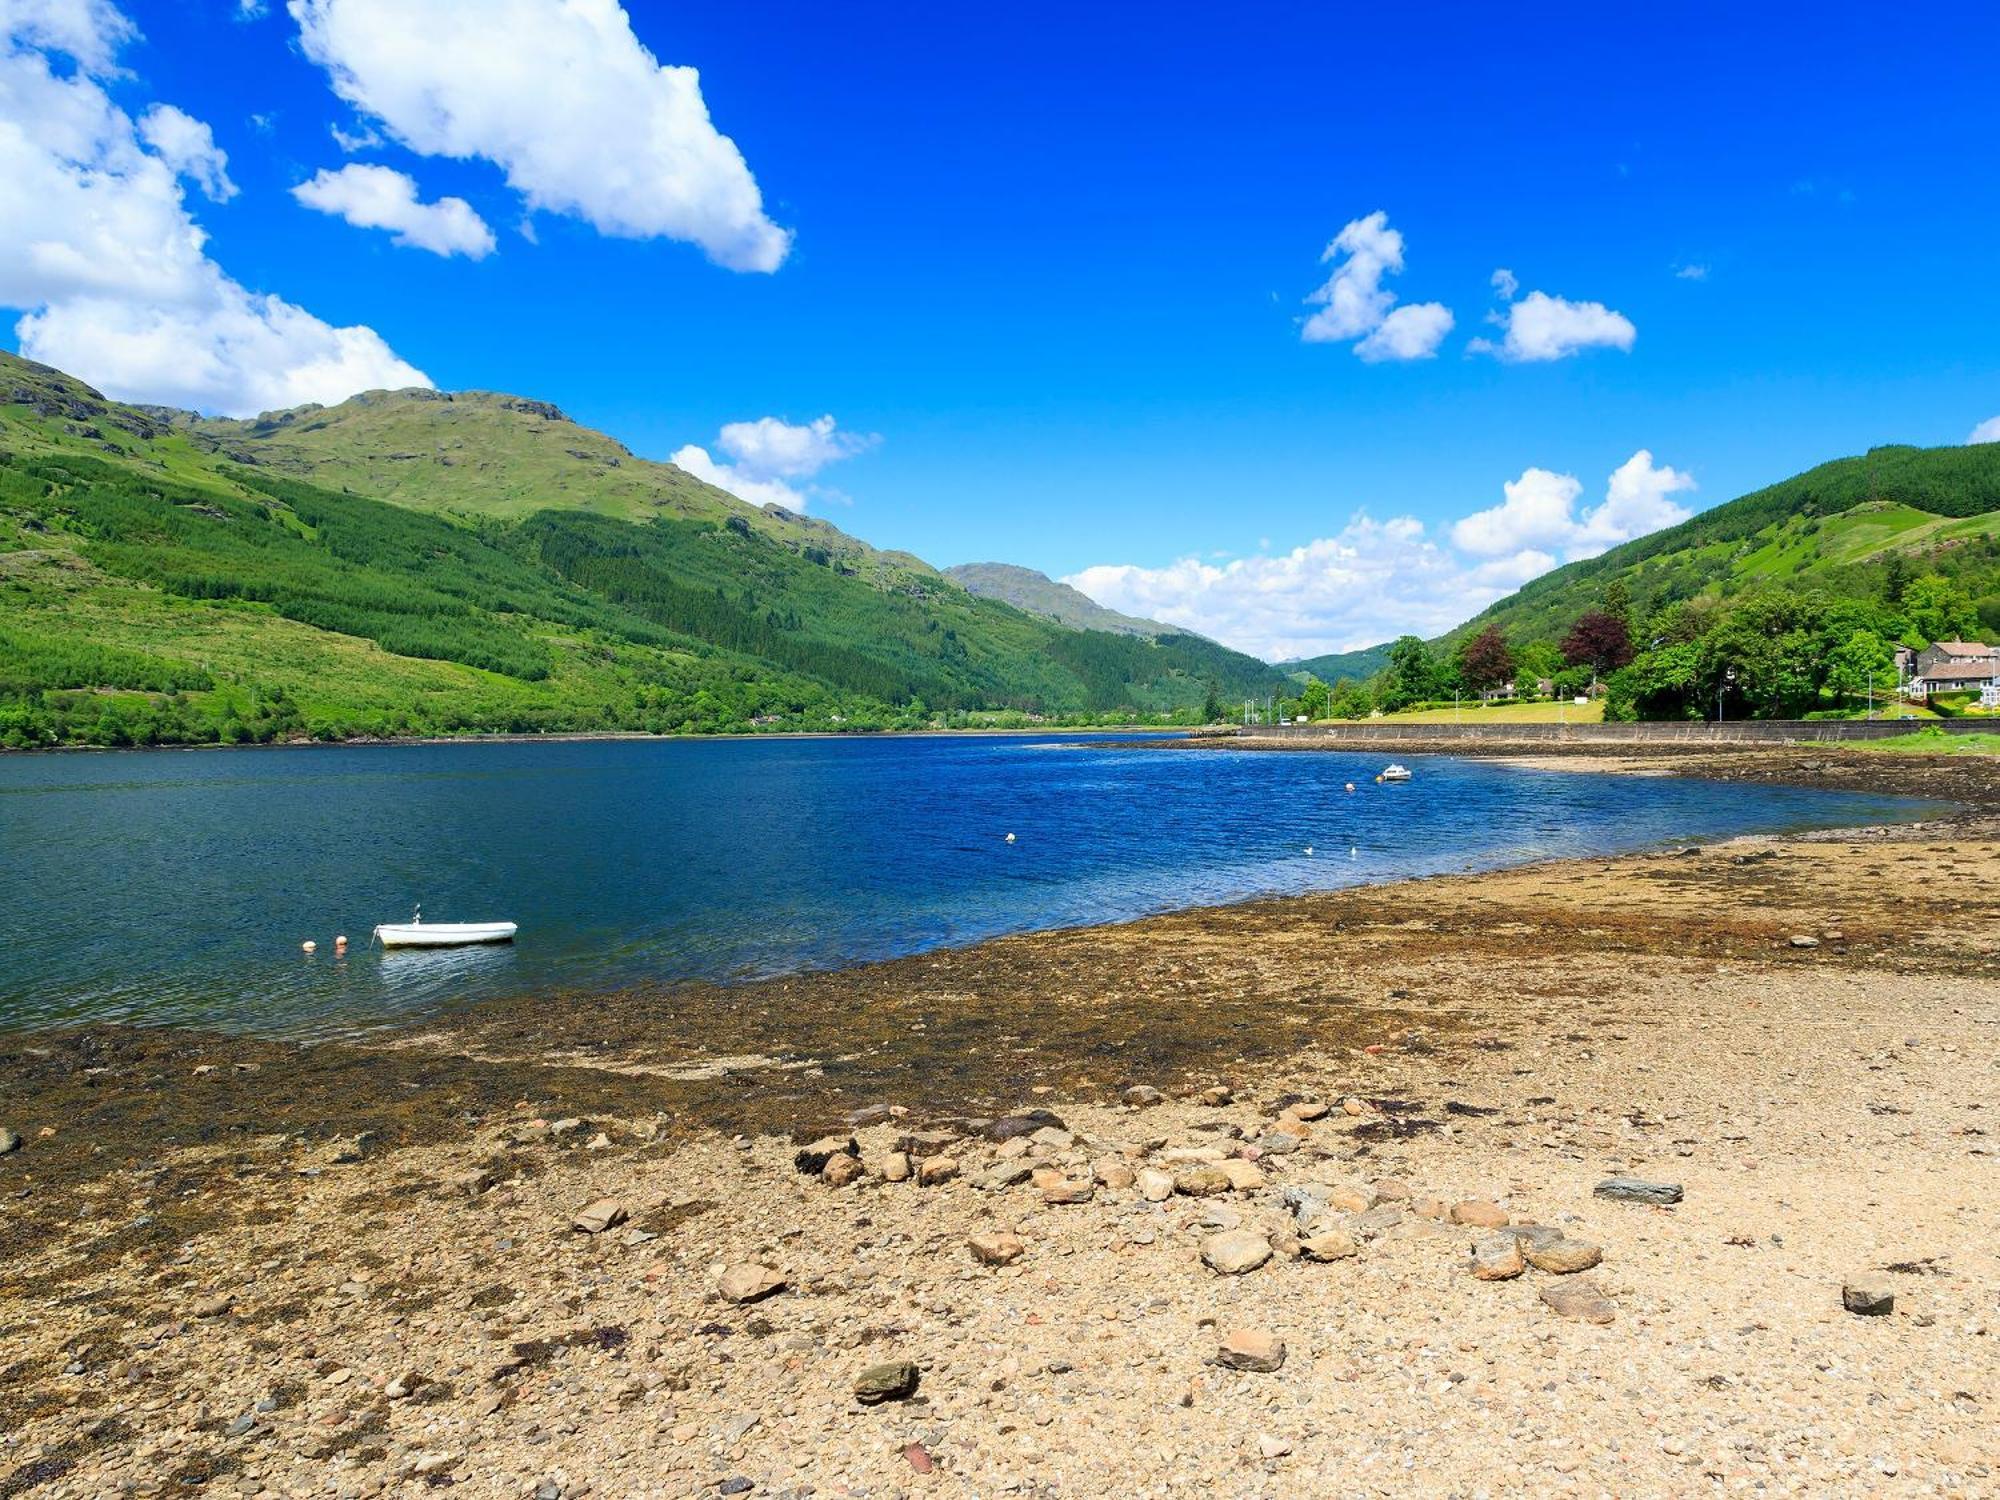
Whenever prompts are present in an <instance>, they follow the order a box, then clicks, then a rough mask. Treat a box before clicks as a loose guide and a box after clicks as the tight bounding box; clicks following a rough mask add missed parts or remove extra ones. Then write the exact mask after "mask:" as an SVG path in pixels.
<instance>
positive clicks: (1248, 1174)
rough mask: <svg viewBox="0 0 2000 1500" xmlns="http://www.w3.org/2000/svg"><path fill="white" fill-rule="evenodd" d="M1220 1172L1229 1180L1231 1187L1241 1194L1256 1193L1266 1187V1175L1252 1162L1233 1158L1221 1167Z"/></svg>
mask: <svg viewBox="0 0 2000 1500" xmlns="http://www.w3.org/2000/svg"><path fill="white" fill-rule="evenodd" d="M1219 1170H1220V1171H1221V1172H1222V1174H1223V1175H1224V1176H1225V1177H1227V1178H1228V1179H1229V1185H1230V1186H1231V1187H1232V1188H1234V1189H1235V1190H1236V1191H1237V1192H1239V1193H1251V1192H1255V1191H1256V1190H1257V1189H1258V1188H1260V1187H1262V1186H1263V1185H1264V1174H1263V1173H1262V1172H1260V1171H1258V1170H1257V1168H1256V1166H1255V1165H1253V1164H1252V1163H1250V1162H1247V1161H1244V1160H1242V1159H1241V1158H1240V1157H1231V1158H1230V1159H1229V1160H1228V1161H1226V1162H1222V1163H1220V1165H1219Z"/></svg>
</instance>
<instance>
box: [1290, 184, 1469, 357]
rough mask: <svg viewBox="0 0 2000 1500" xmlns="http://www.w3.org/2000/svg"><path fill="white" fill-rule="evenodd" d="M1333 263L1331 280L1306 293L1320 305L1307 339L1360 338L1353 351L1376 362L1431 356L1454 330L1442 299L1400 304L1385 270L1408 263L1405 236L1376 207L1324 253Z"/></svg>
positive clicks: (1302, 332)
mask: <svg viewBox="0 0 2000 1500" xmlns="http://www.w3.org/2000/svg"><path fill="white" fill-rule="evenodd" d="M1329 261H1330V262H1332V263H1333V272H1332V274H1331V275H1329V276H1328V277H1327V279H1326V282H1325V283H1324V284H1323V285H1322V286H1320V287H1319V288H1318V289H1317V290H1316V291H1314V292H1313V293H1312V294H1311V295H1310V296H1308V297H1307V298H1306V302H1307V303H1308V304H1309V305H1311V306H1315V307H1318V308H1319V311H1318V312H1316V313H1314V314H1313V315H1312V316H1311V317H1309V318H1307V319H1306V320H1305V323H1304V324H1303V325H1302V326H1301V327H1300V329H1299V337H1300V338H1301V339H1303V340H1304V341H1305V342H1306V343H1308V344H1333V343H1345V342H1347V341H1349V340H1359V342H1358V343H1357V344H1356V345H1355V348H1354V352H1355V354H1357V355H1358V356H1359V357H1360V358H1362V359H1364V360H1367V361H1368V362H1369V363H1371V364H1374V363H1378V362H1380V361H1384V360H1406V359H1428V358H1430V357H1431V356H1432V355H1433V354H1435V353H1437V347H1438V345H1439V344H1440V343H1441V342H1443V340H1444V336H1445V335H1446V334H1447V333H1449V332H1451V326H1452V316H1451V311H1450V309H1448V308H1446V307H1445V306H1444V305H1443V304H1442V303H1438V302H1420V303H1414V304H1412V305H1409V306H1406V307H1397V306H1396V294H1395V293H1394V292H1392V291H1390V290H1389V289H1388V288H1387V287H1385V286H1383V285H1382V278H1383V277H1384V276H1388V275H1393V274H1395V273H1397V272H1399V271H1401V270H1402V269H1403V236H1402V232H1401V231H1400V230H1395V229H1391V228H1390V227H1389V216H1388V214H1386V213H1384V212H1383V211H1382V210H1380V209H1377V210H1376V211H1375V212H1374V213H1372V214H1369V215H1368V216H1367V217H1366V218H1362V219H1355V220H1353V221H1352V222H1351V223H1349V224H1347V225H1346V226H1345V227H1344V228H1343V229H1342V230H1341V231H1340V233H1339V234H1337V235H1335V236H1334V237H1333V241H1332V243H1331V244H1329V245H1328V246H1327V247H1326V250H1325V252H1324V253H1323V254H1322V255H1321V256H1320V262H1321V263H1322V264H1325V263H1327V262H1329Z"/></svg>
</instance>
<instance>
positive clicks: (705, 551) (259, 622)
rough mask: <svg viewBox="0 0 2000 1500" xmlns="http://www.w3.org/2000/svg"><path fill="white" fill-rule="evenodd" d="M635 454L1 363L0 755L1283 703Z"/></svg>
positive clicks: (402, 414)
mask: <svg viewBox="0 0 2000 1500" xmlns="http://www.w3.org/2000/svg"><path fill="white" fill-rule="evenodd" d="M571 448H574V449H576V450H577V451H578V452H582V453H585V454H588V455H591V457H590V458H588V459H576V458H565V457H563V455H567V454H568V451H569V449H571ZM623 451H624V450H622V449H620V448H619V447H618V445H616V444H615V443H613V442H612V441H611V440H610V439H608V438H604V437H602V436H601V435H600V434H594V433H589V432H588V431H587V430H586V429H583V428H579V427H576V426H575V425H574V424H572V423H568V422H567V420H566V419H564V418H562V417H561V415H560V414H559V413H556V412H554V409H553V408H549V407H546V406H543V405H541V404H539V403H534V402H525V401H519V400H516V399H515V398H511V397H495V396H485V395H478V396H472V397H460V398H449V399H446V398H436V397H433V396H432V395H430V394H429V393H425V394H422V395H417V394H413V393H408V392H403V393H388V394H383V393H375V394H371V395H369V396H366V397H361V398H357V399H356V400H354V401H349V402H345V403H342V405H341V406H338V407H333V408H327V409H324V410H320V409H306V410H304V411H302V412H295V413H280V414H277V415H275V416H272V417H267V418H262V419H259V420H258V421H257V422H251V423H217V422H207V421H203V420H200V419H196V418H193V417H190V416H188V415H186V414H184V413H177V412H168V411H163V410H160V409H157V408H142V407H134V406H127V405H122V404H120V403H117V402H112V401H107V400H106V399H104V398H103V397H102V396H101V395H99V394H98V393H97V392H95V391H93V390H91V389H90V388H89V387H87V386H85V385H83V384H82V383H81V382H78V381H76V380H73V379H71V378H70V377H68V376H65V375H63V374H61V373H60V372H57V371H54V370H50V369H48V368H46V367H44V366H40V365H35V364H32V363H30V362H28V361H24V360H21V359H18V358H15V357H13V356H11V355H4V354H0V743H8V744H16V745H19V744H46V743H51V742H72V741H73V742H86V743H88V742H97V743H124V742H128V741H140V742H154V741H168V742H185V741H202V740H213V739H223V740H231V741H233V740H240V739H257V740H261V739H270V738H277V737H292V736H299V735H312V736H318V737H325V738H339V737H345V736H352V735H401V734H434V733H444V734H450V733H463V732H477V731H495V730H508V731H517V732H549V731H597V730H612V729H631V730H649V731H654V732H671V733H684V732H706V731H723V730H743V729H750V728H786V729H807V728H829V727H842V728H855V727H876V726H890V725H917V724H926V723H932V722H937V721H939V719H940V717H949V718H950V720H951V721H952V722H965V721H967V719H968V718H969V717H974V716H976V717H978V718H979V719H980V721H983V722H993V721H995V720H1004V719H1005V718H1006V717H1008V716H1013V717H1014V718H1016V719H1027V718H1034V719H1037V720H1060V721H1071V722H1085V721H1089V720H1093V719H1095V720H1105V719H1125V718H1157V719H1172V718H1178V719H1182V720H1186V719H1190V718H1192V717H1194V716H1196V715H1198V713H1199V711H1200V709H1201V708H1202V706H1203V705H1204V703H1205V701H1206V700H1207V698H1208V697H1209V695H1210V693H1211V692H1214V693H1217V694H1219V695H1220V697H1221V698H1222V699H1223V700H1225V701H1228V700H1233V699H1235V698H1238V697H1241V696H1245V695H1248V694H1252V693H1258V692H1264V691H1269V690H1271V688H1272V686H1273V684H1274V683H1276V682H1277V681H1279V679H1278V677H1277V674H1276V673H1275V672H1274V671H1273V670H1272V669H1271V668H1269V667H1267V666H1265V665H1264V664H1263V663H1261V662H1257V661H1255V660H1253V659H1251V658H1249V657H1245V656H1242V655H1240V654H1238V653H1235V652H1230V651H1226V650H1224V649H1223V648H1222V647H1220V646H1216V645H1214V644H1213V643H1211V642H1208V641H1205V640H1201V639H1200V638H1198V637H1188V636H1168V637H1163V638H1161V639H1158V640H1146V639H1140V638H1135V637H1131V636H1125V635H1115V634H1110V633H1107V632H1102V631H1079V630H1070V629H1066V628H1064V627H1062V626H1060V625H1057V624H1055V623H1054V622H1051V621H1048V620H1043V619H1039V618H1036V617H1034V616H1031V615H1028V614H1025V613H1023V612H1022V611H1020V610H1017V609H1014V608H1012V607H1010V606H1008V605H1006V604H1003V603H1000V602H998V601H995V600H990V599H981V598H978V597H976V596H974V595H973V594H971V593H969V592H967V591H966V590H965V589H963V588H961V587H959V586H958V585H957V584H955V583H953V582H952V581H951V580H949V579H947V578H945V577H944V576H943V575H941V574H939V573H937V572H936V571H935V570H933V569H931V568H929V567H927V566H926V565H924V564H923V563H921V562H919V561H917V560H916V559H914V558H909V557H906V556H904V555H902V554H897V553H888V552H878V551H876V550H875V549H873V548H871V547H868V546H867V545H866V544H865V543H862V542H859V541H856V540H855V539H854V538H851V537H847V536H846V535H845V534H844V533H841V532H839V531H837V530H836V529H835V528H833V527H830V526H826V525H825V524H824V523H820V522H812V521H806V520H804V519H802V518H797V517H790V516H787V515H782V514H776V513H773V512H768V511H764V510H759V509H757V508H755V507H753V506H749V505H745V504H743V503H742V502H741V501H739V500H737V499H735V498H734V497H733V496H730V495H728V494H726V493H724V492H723V491H721V490H717V489H715V488H713V487H712V486H707V485H703V484H701V483H700V482H699V481H696V480H694V479H693V478H692V477H691V476H688V475H686V474H684V473H682V471H680V470H678V469H675V468H673V467H672V466H671V465H661V464H645V463H643V461H640V460H630V461H629V462H627V461H626V460H625V458H623V457H621V455H623ZM495 454H500V455H513V456H515V457H517V458H518V460H519V462H520V464H521V465H522V468H523V471H524V472H525V473H526V474H527V476H528V477H526V478H523V477H521V475H520V474H517V473H516V472H515V471H514V470H513V469H512V468H510V467H509V466H508V465H507V464H506V463H502V462H499V461H498V460H497V459H496V458H495V457H494V455H495ZM611 458H620V462H618V463H616V464H613V463H610V462H608V461H604V460H608V459H611ZM432 481H435V482H434V483H433V482H432ZM378 483H379V484H381V485H382V486H383V487H384V489H386V490H387V491H389V493H386V494H377V493H371V492H370V491H369V490H368V488H367V486H369V485H373V484H378Z"/></svg>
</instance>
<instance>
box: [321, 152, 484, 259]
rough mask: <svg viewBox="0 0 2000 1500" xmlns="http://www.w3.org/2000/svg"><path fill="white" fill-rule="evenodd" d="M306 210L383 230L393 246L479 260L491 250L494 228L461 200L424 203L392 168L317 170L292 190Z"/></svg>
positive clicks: (407, 180) (411, 183) (403, 175)
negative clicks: (315, 210)
mask: <svg viewBox="0 0 2000 1500" xmlns="http://www.w3.org/2000/svg"><path fill="white" fill-rule="evenodd" d="M292 196H293V197H294V198H296V199H298V200H299V202H301V203H303V204H305V206H306V207H307V208H316V209H318V210H319V211H320V212H321V213H323V214H332V215H333V216H334V217H335V218H340V219H345V220H346V221H347V222H348V223H350V224H353V225H355V226H356V227H358V228H361V229H386V230H388V231H389V238H390V242H391V243H392V244H397V245H407V246H410V247H412V248H414V249H418V250H428V251H430V252H431V254H433V255H446V256H450V255H463V256H467V257H469V258H470V259H472V260H483V259H485V258H486V257H487V256H489V255H491V254H492V253H493V244H494V241H493V231H492V230H491V229H488V228H487V227H486V221H485V220H484V219H482V218H480V217H479V215H478V214H477V213H476V212H475V211H474V210H473V207H472V205H471V204H470V203H467V202H466V201H465V200H464V199H463V198H440V199H438V200H437V202H435V203H425V202H423V201H421V200H420V199H419V198H418V197H417V184H416V182H415V181H414V180H413V179H412V178H411V177H410V176H409V175H408V174H407V173H404V172H398V171H396V170H395V169H394V168H392V167H371V166H363V165H362V164H361V163H359V162H354V163H350V164H349V165H347V166H344V167H342V168H340V170H338V171H329V170H326V169H324V168H322V169H321V170H320V171H319V172H316V173H315V174H314V175H313V176H311V177H310V178H308V179H307V180H306V181H304V182H302V183H300V184H299V185H298V186H297V187H295V188H293V189H292Z"/></svg>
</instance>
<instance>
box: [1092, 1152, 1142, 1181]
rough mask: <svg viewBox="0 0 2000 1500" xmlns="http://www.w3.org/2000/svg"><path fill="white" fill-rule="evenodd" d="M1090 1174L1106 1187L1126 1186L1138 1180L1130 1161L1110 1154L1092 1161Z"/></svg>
mask: <svg viewBox="0 0 2000 1500" xmlns="http://www.w3.org/2000/svg"><path fill="white" fill-rule="evenodd" d="M1090 1175H1091V1176H1093V1177H1095V1178H1096V1179H1097V1180H1098V1181H1099V1182H1101V1183H1103V1184H1104V1185H1105V1186H1106V1187H1108V1188H1128V1187H1130V1186H1132V1184H1133V1183H1134V1182H1135V1181H1137V1180H1138V1175H1139V1174H1138V1173H1136V1172H1134V1171H1133V1170H1132V1164H1131V1163H1130V1162H1127V1161H1121V1160H1119V1159H1118V1158H1117V1157H1115V1156H1111V1157H1106V1158H1104V1159H1103V1160H1102V1161H1096V1162H1092V1163H1091V1166H1090Z"/></svg>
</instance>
